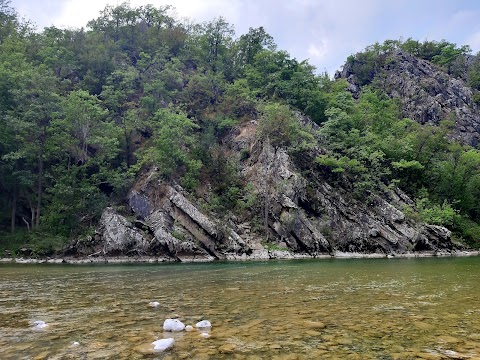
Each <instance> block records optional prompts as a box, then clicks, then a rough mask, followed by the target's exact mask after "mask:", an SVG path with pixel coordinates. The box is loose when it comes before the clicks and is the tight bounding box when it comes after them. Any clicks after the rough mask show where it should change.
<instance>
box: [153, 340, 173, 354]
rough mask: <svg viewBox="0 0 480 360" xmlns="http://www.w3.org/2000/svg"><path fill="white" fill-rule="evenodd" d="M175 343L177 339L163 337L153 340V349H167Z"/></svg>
mask: <svg viewBox="0 0 480 360" xmlns="http://www.w3.org/2000/svg"><path fill="white" fill-rule="evenodd" d="M174 344H175V340H174V339H173V338H167V339H161V340H156V341H154V342H152V345H153V350H155V351H165V350H167V349H170V348H171V347H173V345H174Z"/></svg>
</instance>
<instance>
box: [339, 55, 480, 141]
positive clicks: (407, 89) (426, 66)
mask: <svg viewBox="0 0 480 360" xmlns="http://www.w3.org/2000/svg"><path fill="white" fill-rule="evenodd" d="M337 77H341V78H345V79H347V81H348V82H349V84H350V85H349V90H350V91H351V92H352V93H353V94H354V95H358V93H359V92H360V85H359V83H358V81H357V79H356V76H355V73H353V72H352V69H351V67H349V66H348V64H346V65H345V66H344V68H343V70H342V72H341V73H338V74H337ZM374 83H375V86H378V87H380V88H381V89H382V90H383V91H385V93H386V94H387V95H389V96H390V97H391V98H394V99H399V100H400V102H401V105H402V111H403V116H404V117H407V118H410V119H412V120H415V121H417V122H419V123H421V124H425V123H428V124H431V125H438V123H439V122H440V121H441V120H445V119H451V120H454V121H455V128H454V131H453V133H452V138H454V139H456V140H459V141H461V142H462V143H464V144H468V145H471V146H474V147H476V146H477V144H478V140H479V139H480V109H479V107H478V105H477V104H475V102H474V101H473V99H472V95H473V94H472V90H471V88H469V87H468V86H467V85H466V84H465V83H464V81H462V80H460V79H456V78H453V77H451V76H450V75H448V74H447V73H445V72H443V71H441V70H440V69H439V68H438V67H436V66H435V65H434V64H432V63H430V62H428V61H425V60H422V59H419V58H416V57H415V56H413V55H411V54H408V53H406V52H403V51H396V52H395V53H394V54H392V55H391V56H390V57H389V59H388V60H387V61H386V63H385V65H384V66H383V68H382V69H381V70H380V71H379V72H378V73H377V75H376V76H375V81H374Z"/></svg>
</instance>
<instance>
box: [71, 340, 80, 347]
mask: <svg viewBox="0 0 480 360" xmlns="http://www.w3.org/2000/svg"><path fill="white" fill-rule="evenodd" d="M78 345H80V343H79V342H78V341H74V342H73V343H72V346H78Z"/></svg>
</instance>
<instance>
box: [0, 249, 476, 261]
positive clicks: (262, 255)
mask: <svg viewBox="0 0 480 360" xmlns="http://www.w3.org/2000/svg"><path fill="white" fill-rule="evenodd" d="M479 255H480V251H479V250H462V251H452V252H447V251H423V252H407V253H402V254H379V253H372V254H364V253H352V252H340V251H337V252H334V253H332V254H318V255H308V254H292V253H290V252H288V251H282V250H275V251H267V250H264V251H256V252H253V253H252V254H251V255H246V254H243V255H242V256H239V255H234V254H227V256H226V258H225V259H224V260H227V261H256V260H295V259H385V258H387V259H394V258H426V257H463V256H479ZM214 261H218V260H217V259H215V258H213V257H211V258H205V257H201V258H200V257H199V258H195V257H178V258H168V257H155V256H116V257H104V256H95V257H82V258H78V257H57V258H24V257H19V258H0V263H17V264H130V263H147V264H148V263H149V264H155V263H174V262H183V263H194V262H196V263H200V262H214Z"/></svg>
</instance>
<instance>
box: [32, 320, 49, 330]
mask: <svg viewBox="0 0 480 360" xmlns="http://www.w3.org/2000/svg"><path fill="white" fill-rule="evenodd" d="M33 325H34V326H33V328H34V329H43V328H46V327H47V326H48V324H47V323H45V321H42V320H36V321H34V322H33Z"/></svg>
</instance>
